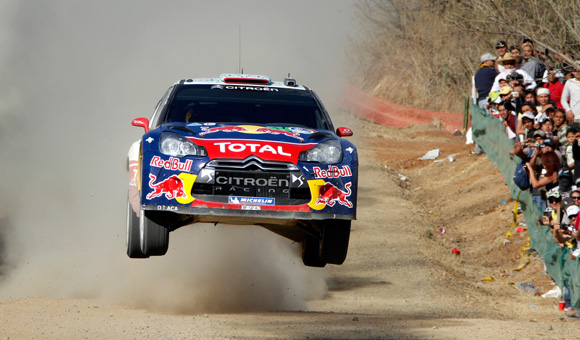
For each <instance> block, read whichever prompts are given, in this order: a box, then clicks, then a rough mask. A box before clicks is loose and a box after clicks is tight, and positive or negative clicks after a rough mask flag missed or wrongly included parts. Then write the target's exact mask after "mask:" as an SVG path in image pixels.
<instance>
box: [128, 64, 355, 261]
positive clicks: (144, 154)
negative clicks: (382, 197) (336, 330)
mask: <svg viewBox="0 0 580 340" xmlns="http://www.w3.org/2000/svg"><path fill="white" fill-rule="evenodd" d="M132 124H133V125H134V126H141V127H143V128H144V129H145V134H144V135H143V137H142V138H141V140H140V141H138V142H135V143H134V144H133V145H132V147H131V149H130V150H129V155H128V166H129V199H128V204H127V254H128V255H129V257H132V258H147V257H149V256H156V255H164V254H165V253H166V252H167V249H168V244H169V232H171V231H173V230H175V229H177V228H180V227H182V226H185V225H189V224H192V223H198V222H209V223H227V224H252V225H259V226H262V227H264V228H266V229H269V230H271V231H273V232H275V233H277V234H279V235H282V236H284V237H286V238H288V239H291V240H294V241H296V242H302V244H303V255H302V258H303V262H304V264H305V265H307V266H314V267H324V266H325V265H326V264H327V263H331V264H342V263H343V262H344V260H345V258H346V254H347V249H348V241H349V235H350V225H351V220H354V219H355V218H356V197H357V183H358V177H357V176H358V155H357V150H356V148H355V147H354V145H353V144H352V143H350V142H349V141H347V140H345V139H343V138H342V137H347V136H351V135H352V131H351V130H350V129H348V128H344V127H339V128H338V129H336V131H335V130H334V127H333V125H332V122H331V120H330V117H329V115H328V113H327V112H326V110H325V108H324V106H323V105H322V103H321V102H320V100H319V98H318V97H317V96H316V94H315V93H314V92H313V91H312V90H310V89H309V88H307V87H306V86H301V85H298V84H296V81H295V80H294V79H290V78H286V79H285V80H284V82H274V81H271V80H270V78H268V77H265V76H258V75H246V74H223V75H221V76H220V78H210V79H184V80H181V81H179V82H177V83H175V84H174V85H173V86H171V87H170V88H169V90H168V91H167V92H166V93H165V95H164V96H163V97H162V98H161V100H160V101H159V103H158V104H157V106H156V108H155V111H154V113H153V116H152V118H151V120H150V121H149V120H148V119H147V118H137V119H135V120H133V123H132Z"/></svg>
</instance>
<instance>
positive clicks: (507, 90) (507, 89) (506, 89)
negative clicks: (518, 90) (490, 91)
mask: <svg viewBox="0 0 580 340" xmlns="http://www.w3.org/2000/svg"><path fill="white" fill-rule="evenodd" d="M510 93H512V89H511V87H509V86H504V87H502V88H501V90H499V95H500V96H505V95H507V94H510Z"/></svg>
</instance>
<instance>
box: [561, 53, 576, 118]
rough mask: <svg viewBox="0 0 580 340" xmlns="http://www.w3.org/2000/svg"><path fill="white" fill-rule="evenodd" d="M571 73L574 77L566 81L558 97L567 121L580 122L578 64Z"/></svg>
mask: <svg viewBox="0 0 580 340" xmlns="http://www.w3.org/2000/svg"><path fill="white" fill-rule="evenodd" d="M577 63H580V62H577ZM572 75H573V76H574V78H570V79H569V80H568V81H566V84H564V89H563V90H562V98H561V99H560V103H561V104H562V107H563V108H564V110H565V111H566V119H567V120H568V123H572V122H580V65H578V64H576V68H575V69H574V71H572Z"/></svg>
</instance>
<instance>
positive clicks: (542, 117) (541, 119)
mask: <svg viewBox="0 0 580 340" xmlns="http://www.w3.org/2000/svg"><path fill="white" fill-rule="evenodd" d="M546 119H548V116H546V114H545V113H540V114H539V115H537V116H536V118H535V119H534V123H536V124H542V123H543V122H544V121H545V120H546Z"/></svg>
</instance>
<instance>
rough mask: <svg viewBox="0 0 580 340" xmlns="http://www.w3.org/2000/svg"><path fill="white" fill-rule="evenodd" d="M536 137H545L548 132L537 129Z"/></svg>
mask: <svg viewBox="0 0 580 340" xmlns="http://www.w3.org/2000/svg"><path fill="white" fill-rule="evenodd" d="M534 137H542V138H544V137H546V134H545V133H544V131H542V130H536V131H534Z"/></svg>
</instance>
